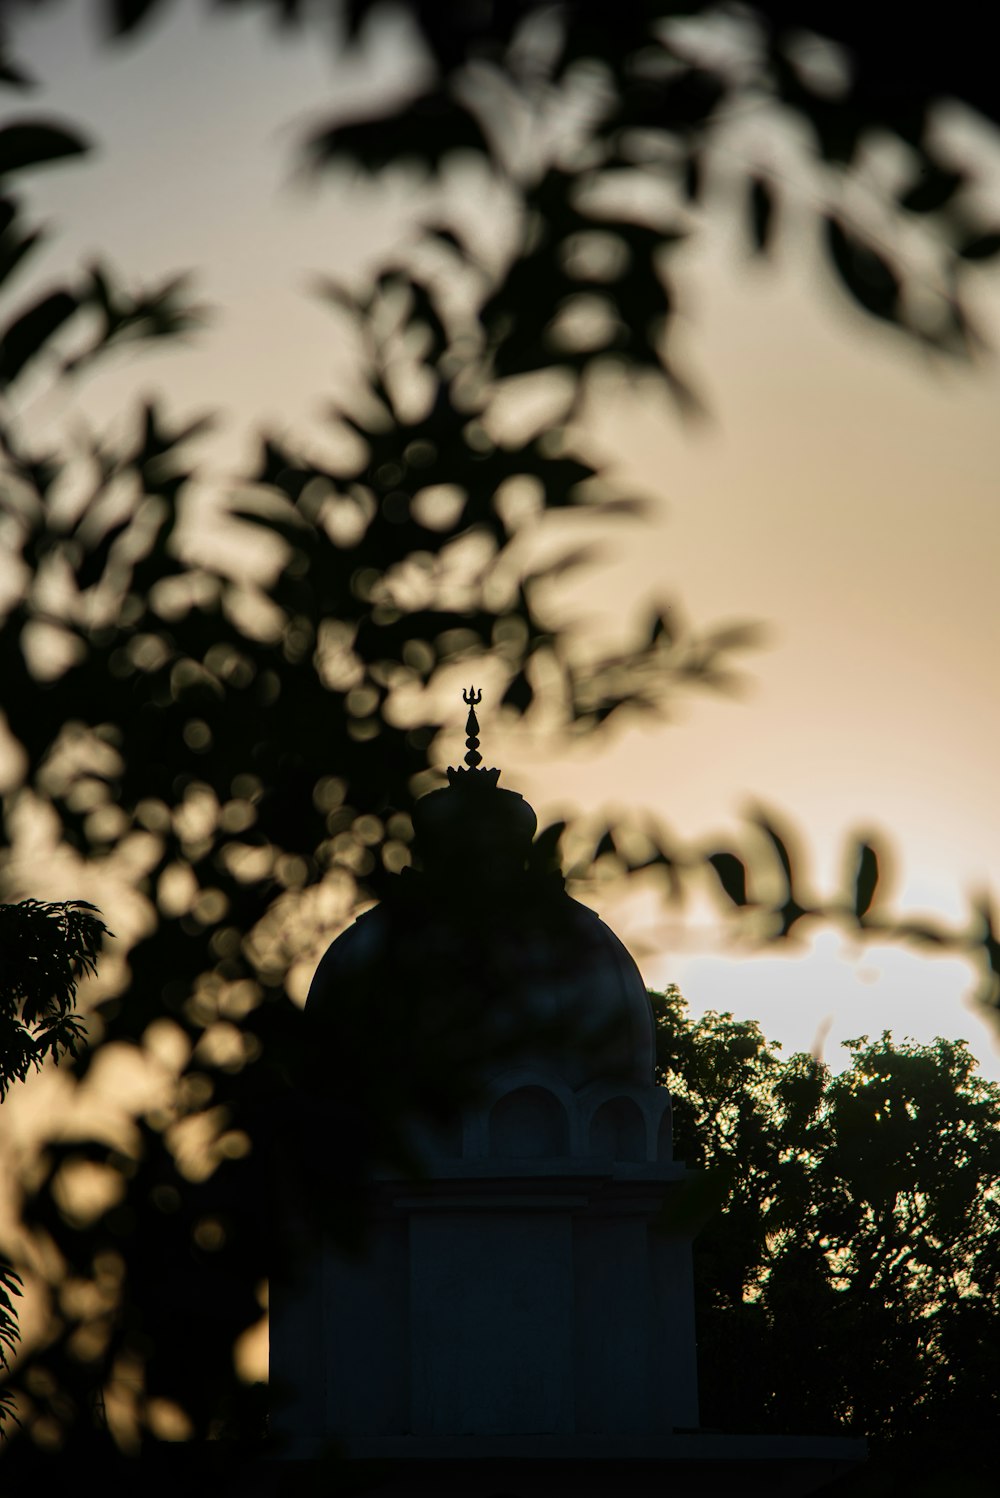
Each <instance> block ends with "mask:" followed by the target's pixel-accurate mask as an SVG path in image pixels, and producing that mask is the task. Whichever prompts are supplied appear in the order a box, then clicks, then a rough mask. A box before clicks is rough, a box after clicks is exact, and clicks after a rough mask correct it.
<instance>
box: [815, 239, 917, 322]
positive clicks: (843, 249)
mask: <svg viewBox="0 0 1000 1498" xmlns="http://www.w3.org/2000/svg"><path fill="white" fill-rule="evenodd" d="M826 243H827V249H828V251H829V254H830V258H831V260H832V262H833V265H834V267H835V269H836V270H837V273H838V275H839V276H840V280H841V283H842V284H843V286H844V289H845V290H846V291H847V292H848V293H849V295H850V296H851V297H852V298H853V300H854V301H855V302H857V304H858V305H859V306H860V307H863V308H864V310H865V311H866V312H870V313H871V314H872V316H873V317H878V318H881V319H882V320H883V321H885V322H891V323H896V322H898V321H899V307H900V279H899V276H898V274H897V272H896V271H895V269H894V268H893V267H892V266H891V265H890V264H889V262H888V260H887V259H886V258H885V257H884V256H883V255H882V254H880V252H879V251H877V250H876V249H874V248H873V247H872V246H871V245H870V244H867V243H866V242H865V241H864V240H862V239H859V238H858V237H857V236H856V235H855V234H850V233H848V231H847V230H846V229H845V228H844V227H843V225H842V224H841V223H840V221H839V220H838V219H836V218H828V219H827V220H826Z"/></svg>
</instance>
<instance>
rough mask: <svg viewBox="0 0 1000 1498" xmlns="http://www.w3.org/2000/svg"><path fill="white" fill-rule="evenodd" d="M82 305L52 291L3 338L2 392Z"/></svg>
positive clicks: (0, 351) (0, 356) (70, 296)
mask: <svg viewBox="0 0 1000 1498" xmlns="http://www.w3.org/2000/svg"><path fill="white" fill-rule="evenodd" d="M79 305H80V304H79V301H78V300H77V298H76V297H75V296H73V294H72V293H71V292H69V291H65V290H62V291H51V292H49V294H48V295H47V296H44V297H42V299H41V301H38V302H36V303H35V305H34V306H33V307H29V308H28V310H27V312H22V313H21V315H20V316H19V317H16V318H15V319H14V321H13V322H12V323H9V324H8V326H7V327H6V328H5V329H4V331H3V333H2V335H0V388H4V387H6V386H8V385H10V384H12V383H13V381H14V380H16V379H17V377H18V375H19V374H20V373H21V371H22V370H23V369H24V368H25V366H26V365H27V364H28V363H30V361H31V360H32V359H33V358H35V357H36V355H38V354H41V353H44V352H45V351H46V345H47V344H48V342H49V340H50V339H51V338H52V337H54V335H55V334H56V333H58V331H59V329H60V328H61V327H62V326H63V325H64V324H65V323H66V322H67V321H68V320H69V319H70V318H71V317H72V316H73V314H74V313H75V312H76V311H77V309H78V307H79Z"/></svg>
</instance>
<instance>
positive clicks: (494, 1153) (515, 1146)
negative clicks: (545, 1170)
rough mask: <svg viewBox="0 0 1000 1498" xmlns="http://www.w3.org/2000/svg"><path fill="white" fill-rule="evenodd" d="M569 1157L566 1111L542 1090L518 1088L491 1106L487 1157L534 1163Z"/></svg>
mask: <svg viewBox="0 0 1000 1498" xmlns="http://www.w3.org/2000/svg"><path fill="white" fill-rule="evenodd" d="M568 1154H569V1120H568V1119H567V1117H566V1109H565V1108H564V1107H563V1105H562V1103H561V1102H560V1101H559V1099H558V1098H557V1097H555V1096H554V1094H553V1093H551V1092H549V1090H548V1089H547V1088H545V1087H518V1088H517V1089H516V1090H515V1091H514V1092H508V1093H507V1094H506V1095H505V1096H504V1097H502V1098H499V1099H498V1100H497V1102H496V1103H494V1105H493V1111H492V1112H491V1114H490V1155H491V1157H492V1158H494V1159H507V1160H537V1159H541V1158H544V1157H546V1156H550V1155H556V1156H558V1155H568Z"/></svg>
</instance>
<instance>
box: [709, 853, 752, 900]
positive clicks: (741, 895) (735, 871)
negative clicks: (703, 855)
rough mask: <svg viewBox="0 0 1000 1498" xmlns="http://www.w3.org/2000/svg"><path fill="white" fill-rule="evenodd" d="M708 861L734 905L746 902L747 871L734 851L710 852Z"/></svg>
mask: <svg viewBox="0 0 1000 1498" xmlns="http://www.w3.org/2000/svg"><path fill="white" fill-rule="evenodd" d="M708 861H709V863H710V864H711V865H712V868H713V869H714V870H715V872H716V874H717V876H718V879H719V883H720V884H721V885H722V888H723V889H724V890H725V892H726V894H727V895H728V896H729V898H730V900H732V902H733V904H734V905H746V904H747V871H746V867H745V866H744V864H743V863H742V862H741V861H740V859H738V858H737V857H736V855H735V853H710V854H709V857H708Z"/></svg>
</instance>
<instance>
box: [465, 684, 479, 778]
mask: <svg viewBox="0 0 1000 1498" xmlns="http://www.w3.org/2000/svg"><path fill="white" fill-rule="evenodd" d="M482 700H483V691H482V687H480V689H479V691H478V692H477V691H476V688H475V687H470V688H469V690H468V691H467V692H463V693H462V701H463V702H464V703H465V704H466V706H467V707H468V709H469V716H468V718H467V719H466V720H465V732H466V740H465V751H466V752H465V763H466V764H467V765H468V767H469V769H470V770H474V769H475V768H476V766H477V765H481V764H482V762H483V756H482V755H481V754H480V752H479V719H478V718H477V717H476V708H477V707H478V706H479V704H480V703H481V702H482Z"/></svg>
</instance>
